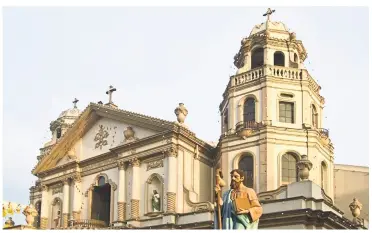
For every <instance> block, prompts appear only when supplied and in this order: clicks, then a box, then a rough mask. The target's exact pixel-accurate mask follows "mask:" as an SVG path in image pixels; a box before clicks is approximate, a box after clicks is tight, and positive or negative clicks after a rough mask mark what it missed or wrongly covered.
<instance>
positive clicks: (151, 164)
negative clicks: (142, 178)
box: [147, 159, 164, 171]
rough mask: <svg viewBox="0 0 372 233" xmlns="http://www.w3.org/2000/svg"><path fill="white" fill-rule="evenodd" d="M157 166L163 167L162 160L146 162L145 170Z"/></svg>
mask: <svg viewBox="0 0 372 233" xmlns="http://www.w3.org/2000/svg"><path fill="white" fill-rule="evenodd" d="M159 167H164V164H163V160H162V159H161V160H157V161H153V162H149V163H148V164H147V171H148V170H151V169H155V168H159Z"/></svg>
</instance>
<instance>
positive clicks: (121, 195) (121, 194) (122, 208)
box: [118, 161, 126, 222]
mask: <svg viewBox="0 0 372 233" xmlns="http://www.w3.org/2000/svg"><path fill="white" fill-rule="evenodd" d="M124 166H125V163H124V162H123V161H119V162H118V169H119V185H118V186H119V190H118V221H121V222H123V221H124V220H125V213H126V203H125V192H126V188H125V168H124Z"/></svg>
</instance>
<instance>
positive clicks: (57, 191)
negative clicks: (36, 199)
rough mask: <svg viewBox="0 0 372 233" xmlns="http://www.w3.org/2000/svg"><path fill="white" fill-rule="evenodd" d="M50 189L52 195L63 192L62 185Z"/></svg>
mask: <svg viewBox="0 0 372 233" xmlns="http://www.w3.org/2000/svg"><path fill="white" fill-rule="evenodd" d="M50 188H51V189H52V195H54V194H57V193H62V192H63V185H62V184H61V183H58V184H56V185H53V186H51V187H50Z"/></svg>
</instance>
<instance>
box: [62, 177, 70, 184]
mask: <svg viewBox="0 0 372 233" xmlns="http://www.w3.org/2000/svg"><path fill="white" fill-rule="evenodd" d="M69 181H70V177H66V178H64V179H62V182H63V185H69V183H70V182H69Z"/></svg>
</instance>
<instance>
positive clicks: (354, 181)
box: [334, 164, 369, 220]
mask: <svg viewBox="0 0 372 233" xmlns="http://www.w3.org/2000/svg"><path fill="white" fill-rule="evenodd" d="M334 179H335V186H334V193H335V204H336V206H337V207H338V208H339V209H341V210H342V211H343V212H345V217H347V218H349V219H352V215H351V212H350V209H349V204H350V203H351V202H352V201H353V198H354V197H356V198H357V199H358V200H359V201H360V203H362V205H363V207H362V211H361V215H360V217H361V218H364V219H367V220H369V217H368V214H369V194H368V193H369V168H368V167H361V166H352V165H341V164H335V167H334Z"/></svg>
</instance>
